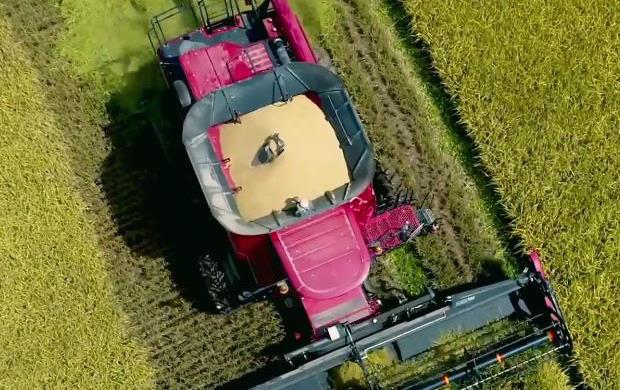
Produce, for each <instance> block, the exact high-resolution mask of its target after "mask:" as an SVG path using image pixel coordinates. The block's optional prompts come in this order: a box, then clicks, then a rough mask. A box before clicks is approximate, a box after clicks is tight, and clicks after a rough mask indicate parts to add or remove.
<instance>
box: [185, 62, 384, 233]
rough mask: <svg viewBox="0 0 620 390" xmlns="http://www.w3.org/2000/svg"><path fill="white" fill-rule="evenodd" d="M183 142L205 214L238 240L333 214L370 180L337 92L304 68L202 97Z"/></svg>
mask: <svg viewBox="0 0 620 390" xmlns="http://www.w3.org/2000/svg"><path fill="white" fill-rule="evenodd" d="M183 142H184V144H185V147H186V149H187V152H188V155H189V157H190V161H191V163H192V165H193V167H194V170H195V171H196V174H197V176H198V179H199V182H200V184H201V186H202V190H203V192H204V194H205V197H206V199H207V201H208V203H209V206H210V208H211V212H212V214H213V215H214V216H215V217H216V218H217V219H218V221H219V222H220V223H221V224H222V225H223V226H224V227H225V228H226V229H227V230H229V231H232V232H234V233H237V234H246V235H254V234H264V233H269V232H273V231H276V230H279V229H281V228H284V227H286V226H289V225H291V224H294V223H297V222H299V221H300V220H301V219H302V218H307V217H310V216H312V215H316V214H318V213H321V212H323V211H326V210H329V209H332V208H335V207H336V206H338V205H340V204H342V203H346V202H348V201H349V200H351V199H352V198H354V197H356V196H357V195H359V194H360V193H361V192H362V191H363V190H364V189H365V188H366V187H367V186H368V185H369V183H370V182H371V180H372V176H373V173H374V163H373V156H372V150H371V147H370V143H369V141H368V139H367V137H366V135H365V133H364V131H363V128H362V125H361V123H360V120H359V118H358V116H357V114H356V112H355V110H354V109H353V107H352V105H351V101H350V98H349V96H348V94H347V92H346V90H345V89H344V87H343V85H342V83H341V82H340V80H339V78H338V77H337V76H335V75H334V74H332V73H331V72H330V71H328V70H327V69H325V68H323V67H321V66H319V65H314V64H309V63H302V62H293V63H290V64H288V65H284V66H278V67H275V68H273V69H272V70H271V71H269V72H265V73H261V74H259V75H256V76H255V77H253V78H250V79H247V80H245V81H242V82H239V83H236V84H233V85H230V86H227V87H225V88H221V89H219V90H216V91H214V92H211V93H209V94H208V95H206V96H204V97H203V98H202V99H201V100H199V101H198V102H196V103H195V104H194V105H193V106H192V107H191V109H190V110H189V112H188V113H187V115H186V118H185V122H184V126H183Z"/></svg>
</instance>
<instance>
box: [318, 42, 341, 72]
mask: <svg viewBox="0 0 620 390" xmlns="http://www.w3.org/2000/svg"><path fill="white" fill-rule="evenodd" d="M314 54H315V56H316V62H317V63H318V64H319V65H321V66H323V67H325V68H327V69H328V70H329V71H331V72H332V73H336V67H335V66H334V63H333V62H332V59H331V58H330V57H329V54H328V53H327V50H325V49H323V48H322V47H321V46H315V48H314Z"/></svg>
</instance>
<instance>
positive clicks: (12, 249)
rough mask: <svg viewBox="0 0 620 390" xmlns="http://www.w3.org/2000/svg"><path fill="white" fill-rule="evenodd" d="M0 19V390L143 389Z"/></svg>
mask: <svg viewBox="0 0 620 390" xmlns="http://www.w3.org/2000/svg"><path fill="white" fill-rule="evenodd" d="M13 34H14V33H13V32H12V31H10V29H9V26H7V24H6V21H5V20H3V19H0V66H1V67H2V75H1V76H0V161H1V162H2V163H1V164H0V182H1V183H2V184H1V185H0V224H1V225H2V234H1V235H0V258H2V261H1V262H0V388H3V389H35V388H50V389H51V388H58V389H61V388H81V389H90V388H92V389H101V388H119V389H120V388H124V389H135V388H146V387H149V386H150V384H151V383H152V382H153V371H152V369H151V367H150V365H149V363H148V361H147V354H146V351H145V350H144V349H142V348H140V346H139V345H137V343H135V342H134V341H133V340H132V339H130V337H129V334H128V332H127V328H126V326H127V319H126V318H125V317H124V315H123V314H122V313H121V312H120V310H119V307H118V305H117V304H116V303H115V301H114V299H113V295H112V291H111V290H112V289H111V288H110V280H109V277H108V275H107V272H106V263H105V257H104V255H103V253H102V252H101V250H100V248H99V247H98V245H97V238H96V234H95V229H94V227H93V226H92V223H91V221H89V220H88V218H87V215H86V214H87V213H86V211H85V209H86V208H87V207H88V206H87V205H86V204H85V203H84V201H83V200H82V199H81V198H80V197H79V196H77V195H76V192H75V186H74V184H75V183H74V182H75V180H76V175H75V172H73V170H72V169H71V164H70V162H69V161H68V159H67V156H66V155H67V153H66V149H65V144H64V142H65V140H64V137H63V134H62V132H61V131H60V129H59V123H58V122H57V121H56V119H55V116H54V113H53V112H51V111H49V110H48V109H47V107H46V102H45V100H44V95H43V93H42V88H43V87H44V86H43V85H42V84H41V79H40V78H39V76H38V74H37V71H36V69H35V68H34V67H33V66H32V64H31V63H30V61H29V59H28V53H27V52H25V51H24V50H23V48H22V47H20V45H19V44H17V43H16V42H15V40H14V37H15V36H14V35H13Z"/></svg>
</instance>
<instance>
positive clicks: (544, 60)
mask: <svg viewBox="0 0 620 390" xmlns="http://www.w3.org/2000/svg"><path fill="white" fill-rule="evenodd" d="M402 3H403V5H404V6H405V8H406V10H407V11H408V13H409V15H410V16H411V20H412V29H413V30H412V31H413V33H414V34H415V35H417V36H418V37H420V38H421V39H423V40H424V41H425V42H426V43H427V44H428V45H429V48H430V53H431V55H432V58H433V60H434V65H435V66H436V68H437V70H438V72H439V74H440V75H441V77H442V79H443V81H444V83H445V86H446V87H447V88H448V89H449V91H450V93H451V94H453V96H454V97H455V98H456V99H457V101H458V103H457V106H458V111H459V115H460V118H461V119H462V121H463V122H464V123H465V124H466V125H467V128H468V129H469V131H470V132H471V135H472V137H473V138H474V140H475V141H476V143H477V145H478V146H479V150H480V155H481V157H482V161H483V163H484V166H485V168H486V169H487V170H488V172H489V173H490V174H491V175H492V177H493V180H494V181H495V183H496V184H497V187H498V190H499V192H500V194H501V198H502V199H503V203H504V205H505V207H506V208H507V210H508V212H509V213H510V215H512V216H513V217H514V219H515V222H516V232H517V233H518V234H519V235H520V236H521V237H522V238H523V240H524V241H525V243H526V244H527V245H529V246H535V247H539V248H540V249H541V252H542V253H543V255H544V258H545V259H546V264H547V268H548V270H549V272H550V274H551V278H552V280H553V282H554V285H555V286H556V289H557V291H558V294H559V296H560V301H561V304H562V306H563V308H564V309H565V314H566V317H567V319H568V322H569V326H570V328H571V330H572V332H573V335H574V338H575V343H576V352H577V357H578V358H579V361H580V363H581V367H582V368H583V372H584V374H585V376H586V379H587V381H588V382H589V383H590V384H591V385H592V386H594V387H596V388H600V389H617V388H620V333H618V332H617V331H616V327H617V326H616V325H617V323H618V321H619V320H620V306H619V305H618V302H617V300H618V295H619V292H620V289H619V287H618V280H619V278H620V208H619V207H618V206H619V204H620V174H619V172H620V131H619V130H620V127H619V125H620V120H619V118H620V114H619V110H620V81H619V79H618V75H619V74H620V38H619V37H620V12H619V11H618V10H619V8H618V3H617V2H614V1H605V0H598V1H582V0H570V1H549V0H536V1H527V2H519V1H509V2H504V1H501V2H498V1H449V0H446V1H438V2H427V1H418V0H403V1H402Z"/></svg>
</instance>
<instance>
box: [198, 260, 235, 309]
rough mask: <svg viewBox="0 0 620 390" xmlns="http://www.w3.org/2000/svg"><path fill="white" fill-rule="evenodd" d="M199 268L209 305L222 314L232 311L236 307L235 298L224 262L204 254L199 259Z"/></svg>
mask: <svg viewBox="0 0 620 390" xmlns="http://www.w3.org/2000/svg"><path fill="white" fill-rule="evenodd" d="M198 268H199V270H200V276H201V277H202V280H203V281H204V283H205V287H206V289H207V294H208V296H209V307H210V308H211V309H212V310H214V311H215V312H217V313H220V314H226V313H230V312H231V311H232V310H233V309H234V307H233V300H232V295H231V291H230V286H229V283H228V277H227V276H226V272H224V267H223V265H222V262H220V261H217V260H215V259H213V258H212V257H211V256H210V255H202V256H201V257H200V258H199V259H198Z"/></svg>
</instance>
